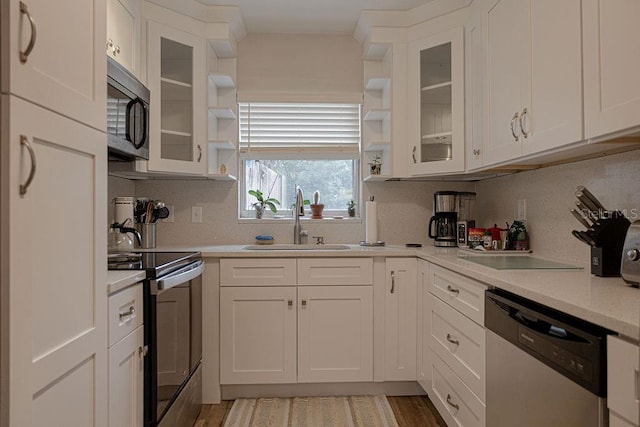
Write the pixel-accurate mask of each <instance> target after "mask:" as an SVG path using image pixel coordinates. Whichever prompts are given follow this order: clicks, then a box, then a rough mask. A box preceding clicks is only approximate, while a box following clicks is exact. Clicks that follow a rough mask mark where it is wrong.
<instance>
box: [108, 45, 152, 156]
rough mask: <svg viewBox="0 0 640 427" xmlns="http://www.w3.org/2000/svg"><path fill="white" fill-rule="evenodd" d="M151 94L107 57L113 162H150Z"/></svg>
mask: <svg viewBox="0 0 640 427" xmlns="http://www.w3.org/2000/svg"><path fill="white" fill-rule="evenodd" d="M150 99H151V93H150V92H149V89H147V88H146V87H145V85H143V84H142V83H141V82H140V80H138V79H137V78H136V77H135V76H134V75H133V74H132V73H131V72H129V71H128V70H127V69H126V68H124V67H123V66H122V65H120V64H118V63H117V62H116V61H115V60H113V58H110V57H107V144H108V147H109V159H110V160H135V159H145V160H148V159H149V102H150Z"/></svg>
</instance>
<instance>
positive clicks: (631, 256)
mask: <svg viewBox="0 0 640 427" xmlns="http://www.w3.org/2000/svg"><path fill="white" fill-rule="evenodd" d="M627 259H628V260H629V261H638V260H639V259H640V251H639V250H637V249H629V250H628V251H627Z"/></svg>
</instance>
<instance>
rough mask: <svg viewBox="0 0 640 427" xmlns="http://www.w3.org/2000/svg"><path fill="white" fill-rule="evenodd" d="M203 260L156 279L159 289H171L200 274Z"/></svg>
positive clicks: (202, 269) (202, 268)
mask: <svg viewBox="0 0 640 427" xmlns="http://www.w3.org/2000/svg"><path fill="white" fill-rule="evenodd" d="M203 271H204V261H202V260H198V261H196V262H194V263H191V264H189V265H187V266H186V267H184V268H181V269H180V270H176V271H174V272H173V273H170V274H168V275H166V276H165V277H163V278H161V279H159V280H157V281H156V284H157V286H158V290H159V291H163V290H165V289H171V288H174V287H176V286H179V285H182V284H183V283H187V282H188V281H190V280H193V279H195V278H196V277H198V276H200V275H202V272H203Z"/></svg>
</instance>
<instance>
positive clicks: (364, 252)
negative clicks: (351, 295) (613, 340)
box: [110, 245, 640, 340]
mask: <svg viewBox="0 0 640 427" xmlns="http://www.w3.org/2000/svg"><path fill="white" fill-rule="evenodd" d="M244 246H245V245H226V246H224V245H220V246H200V247H198V246H196V247H194V246H189V247H166V248H156V249H155V250H158V251H159V250H184V251H200V252H201V253H202V256H203V257H205V258H247V257H248V258H259V257H260V258H262V257H270V258H274V257H276V258H277V257H280V258H282V257H340V256H351V257H398V256H417V257H419V258H422V259H425V260H427V261H429V262H432V263H434V264H437V265H440V266H442V267H445V268H448V269H450V270H453V271H455V272H457V273H460V274H463V275H465V276H468V277H471V278H472V279H475V280H478V281H480V282H483V283H485V284H486V285H489V286H495V287H498V288H502V289H504V290H506V291H510V292H513V293H515V294H518V295H520V296H522V297H525V298H528V299H531V300H533V301H536V302H539V303H541V304H544V305H547V306H549V307H552V308H555V309H557V310H560V311H563V312H565V313H568V314H571V315H573V316H576V317H579V318H581V319H584V320H587V321H589V322H592V323H595V324H597V325H600V326H602V327H605V328H608V329H611V330H612V331H615V332H618V333H619V334H621V335H624V336H627V337H629V338H632V339H635V340H638V339H640V289H637V288H632V287H630V286H627V285H626V284H625V283H624V281H623V280H622V279H621V278H619V277H614V278H604V277H597V276H594V275H592V274H591V273H590V272H589V270H588V269H587V270H578V271H575V270H496V269H493V268H489V267H484V266H482V265H479V264H476V263H474V262H471V261H467V260H466V259H464V257H460V256H459V250H458V249H457V248H451V249H446V248H435V247H433V246H425V247H422V248H417V249H416V248H406V247H404V246H383V247H363V246H359V245H350V249H349V250H297V251H295V250H247V249H243V248H244ZM531 256H535V257H537V258H544V257H542V256H539V255H537V254H531ZM110 273H111V272H110Z"/></svg>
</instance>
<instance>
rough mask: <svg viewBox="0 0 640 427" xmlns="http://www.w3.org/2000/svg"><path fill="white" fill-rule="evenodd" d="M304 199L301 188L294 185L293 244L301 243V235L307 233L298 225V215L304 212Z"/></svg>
mask: <svg viewBox="0 0 640 427" xmlns="http://www.w3.org/2000/svg"><path fill="white" fill-rule="evenodd" d="M303 209H304V199H303V198H302V189H301V188H300V187H296V207H295V211H294V216H295V219H296V220H295V224H294V226H293V244H294V245H300V244H302V236H306V235H307V230H303V229H302V227H301V226H300V217H301V216H302V215H303V214H304V210H303Z"/></svg>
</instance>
